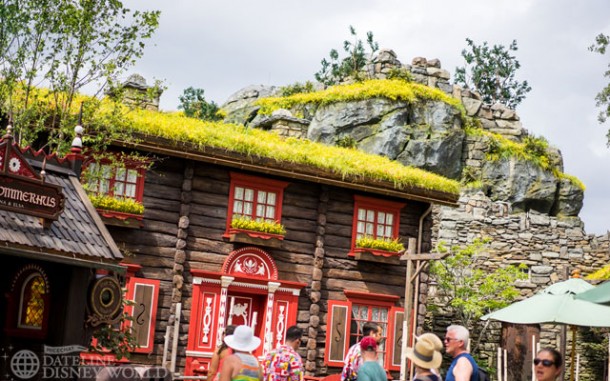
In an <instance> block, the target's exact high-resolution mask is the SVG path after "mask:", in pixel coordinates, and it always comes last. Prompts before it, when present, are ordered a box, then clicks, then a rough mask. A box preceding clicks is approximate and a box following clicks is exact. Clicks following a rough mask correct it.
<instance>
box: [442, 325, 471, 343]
mask: <svg viewBox="0 0 610 381" xmlns="http://www.w3.org/2000/svg"><path fill="white" fill-rule="evenodd" d="M447 332H455V338H456V339H458V340H462V341H463V342H464V347H466V346H467V345H468V338H469V337H470V333H469V332H468V329H467V328H466V327H464V326H462V325H455V324H454V325H450V326H449V327H447Z"/></svg>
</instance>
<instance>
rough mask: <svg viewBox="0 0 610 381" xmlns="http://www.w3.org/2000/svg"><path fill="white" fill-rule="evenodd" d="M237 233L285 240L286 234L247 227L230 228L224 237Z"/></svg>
mask: <svg viewBox="0 0 610 381" xmlns="http://www.w3.org/2000/svg"><path fill="white" fill-rule="evenodd" d="M237 233H244V234H247V235H249V236H250V237H252V238H260V239H272V238H275V239H279V240H283V239H284V236H283V235H281V234H273V233H264V232H258V231H256V230H246V229H235V228H231V227H230V228H229V230H227V232H226V233H225V234H223V237H225V238H228V237H230V236H231V234H237Z"/></svg>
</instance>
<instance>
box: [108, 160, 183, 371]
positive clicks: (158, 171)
mask: <svg viewBox="0 0 610 381" xmlns="http://www.w3.org/2000/svg"><path fill="white" fill-rule="evenodd" d="M184 170H185V169H184V162H182V161H180V160H174V159H165V160H162V161H159V162H156V163H155V165H154V167H153V168H152V169H151V170H149V171H147V173H146V178H145V180H146V183H145V186H144V199H143V203H144V206H145V211H144V221H143V227H142V228H140V229H132V228H120V227H114V226H108V230H109V231H110V233H111V234H112V237H113V238H114V240H115V241H116V243H117V245H118V246H119V248H120V249H121V250H122V252H123V255H124V256H125V261H126V262H130V263H136V264H139V265H141V266H142V269H141V270H140V272H138V273H137V274H136V276H139V277H143V278H147V279H158V280H160V287H159V288H160V291H159V302H158V309H157V322H156V329H155V339H154V342H155V347H154V352H153V355H152V356H147V355H138V354H134V355H133V356H132V361H134V362H136V363H142V364H157V365H161V361H162V356H163V345H164V342H165V331H166V327H167V325H168V321H169V320H170V315H171V313H173V309H172V295H173V292H174V287H173V281H174V271H175V258H176V252H177V250H176V247H177V245H179V238H178V231H179V229H178V221H179V220H180V214H181V205H182V201H181V197H182V186H183V181H184V175H183V174H184Z"/></svg>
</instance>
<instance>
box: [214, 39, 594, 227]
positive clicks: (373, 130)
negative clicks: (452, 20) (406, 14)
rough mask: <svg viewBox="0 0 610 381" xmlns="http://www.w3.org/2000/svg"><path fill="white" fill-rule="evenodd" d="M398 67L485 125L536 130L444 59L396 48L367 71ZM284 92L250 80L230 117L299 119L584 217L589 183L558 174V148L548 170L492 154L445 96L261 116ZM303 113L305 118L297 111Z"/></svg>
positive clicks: (315, 133)
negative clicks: (403, 57)
mask: <svg viewBox="0 0 610 381" xmlns="http://www.w3.org/2000/svg"><path fill="white" fill-rule="evenodd" d="M396 68H402V69H403V70H407V71H409V72H410V73H411V76H412V77H413V79H414V81H416V82H418V83H421V84H424V85H427V86H430V87H436V88H438V89H441V90H442V91H444V92H446V93H447V94H450V95H452V96H453V97H455V98H458V99H460V100H461V101H462V104H463V105H464V108H465V110H466V114H467V115H468V117H472V118H473V120H475V121H476V123H478V124H479V125H480V127H481V128H482V129H483V130H485V131H489V132H491V133H494V134H497V135H499V136H501V137H504V138H506V139H509V140H511V141H516V142H522V141H523V140H524V139H525V138H526V137H527V136H528V135H529V134H528V131H527V130H525V129H524V128H523V126H522V124H521V121H520V120H519V117H518V115H517V114H516V113H515V112H514V111H513V110H511V109H508V108H506V107H504V106H502V105H499V104H496V105H485V104H483V102H482V101H481V100H480V97H479V96H478V95H477V94H474V93H471V92H470V91H467V90H463V89H461V88H458V87H456V86H453V85H451V84H450V83H449V73H448V72H447V71H446V70H443V69H441V66H440V62H439V61H438V60H431V61H427V60H426V59H424V58H415V59H414V60H413V62H412V64H411V65H402V64H401V63H400V61H398V59H397V58H396V55H395V54H394V53H393V52H392V51H388V50H384V51H381V52H380V53H379V54H378V55H377V56H376V57H375V59H374V60H373V61H372V63H371V64H370V65H369V67H368V68H367V70H368V72H369V73H372V77H374V78H385V77H386V75H387V73H389V72H390V71H391V70H392V69H396ZM277 94H278V88H275V87H263V86H250V87H247V88H245V89H243V90H240V91H239V92H237V93H236V94H234V95H233V96H232V97H231V98H230V99H229V100H228V101H227V102H226V103H225V105H223V109H224V110H225V111H227V121H230V122H237V123H243V124H246V125H251V126H255V127H256V126H259V127H265V128H272V129H273V128H274V125H286V123H289V122H290V123H297V124H299V123H300V125H301V126H303V128H301V129H300V131H301V132H302V133H301V134H299V133H298V132H297V131H296V130H295V131H293V132H292V133H291V135H293V136H300V137H307V138H308V139H311V140H314V141H319V142H323V143H326V144H337V142H341V141H344V139H346V138H348V139H351V140H352V141H353V142H355V144H356V146H357V147H358V148H359V149H361V150H364V151H367V152H370V153H375V154H379V155H383V156H386V157H388V158H390V159H394V160H397V161H399V162H401V163H403V164H405V165H411V166H414V167H419V168H422V169H425V170H428V171H431V172H435V173H438V174H440V175H443V176H445V177H448V178H452V179H457V180H460V179H462V180H464V181H465V182H466V181H472V180H476V181H479V182H480V185H481V189H482V191H483V192H484V193H485V194H486V195H487V196H488V197H489V198H490V199H491V200H492V201H501V202H506V203H508V204H510V206H511V209H512V210H515V211H529V210H534V211H537V212H541V213H545V214H549V215H553V216H577V215H578V213H579V211H580V209H581V208H582V201H583V190H582V189H581V188H579V187H578V185H577V184H574V183H573V182H571V181H570V180H568V179H566V178H562V177H561V176H560V175H559V173H561V172H562V171H563V165H562V159H561V153H560V152H559V151H558V150H556V149H553V148H549V149H548V151H549V152H548V156H549V157H552V158H553V162H554V163H553V166H551V167H550V168H546V169H545V168H541V167H540V166H539V165H536V164H535V163H532V162H530V161H527V160H524V159H521V158H518V157H506V158H502V159H499V160H488V156H489V154H490V152H492V151H493V149H494V146H493V144H494V142H493V139H490V138H489V136H468V134H467V133H466V129H465V126H464V125H463V124H464V123H463V118H461V117H460V112H459V110H457V109H456V108H454V107H452V106H450V105H448V104H446V103H444V102H441V101H426V102H416V103H411V104H410V103H407V102H404V101H396V100H389V99H385V98H370V99H365V100H356V101H349V102H336V103H331V104H326V105H322V106H317V107H316V106H307V107H300V108H295V109H292V110H281V112H280V113H277V114H275V115H273V116H272V117H271V118H273V119H271V118H269V117H264V116H261V115H258V113H257V111H258V107H257V106H256V105H255V101H256V100H257V99H260V98H262V97H268V96H275V95H277ZM296 114H298V115H301V116H302V117H301V118H295V117H294V115H296ZM282 122H283V123H282ZM279 129H281V128H279ZM552 168H554V170H552ZM466 177H467V178H466Z"/></svg>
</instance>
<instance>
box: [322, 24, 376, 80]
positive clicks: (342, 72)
mask: <svg viewBox="0 0 610 381" xmlns="http://www.w3.org/2000/svg"><path fill="white" fill-rule="evenodd" d="M349 31H350V34H351V36H352V38H353V41H349V40H345V41H343V50H344V51H345V53H346V54H347V55H346V56H345V57H343V58H339V52H338V51H337V50H336V49H331V51H330V55H329V60H327V59H326V58H323V59H322V61H321V64H322V68H321V69H320V71H319V72H317V73H315V75H314V76H315V78H316V80H317V81H318V82H321V83H323V84H325V85H327V86H330V85H334V84H337V83H340V82H342V81H344V80H346V79H347V78H349V77H351V78H355V79H361V76H362V74H361V70H362V69H364V67H365V66H366V64H367V61H368V60H370V59H371V58H373V54H375V52H376V51H377V50H379V44H378V43H377V42H376V41H375V40H374V39H373V32H371V31H369V32H367V33H366V45H367V46H368V47H369V49H370V52H369V53H368V55H367V51H366V49H365V46H364V44H365V43H364V42H363V41H362V40H361V39H359V38H358V34H357V33H356V29H354V27H353V26H351V25H350V27H349Z"/></svg>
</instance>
